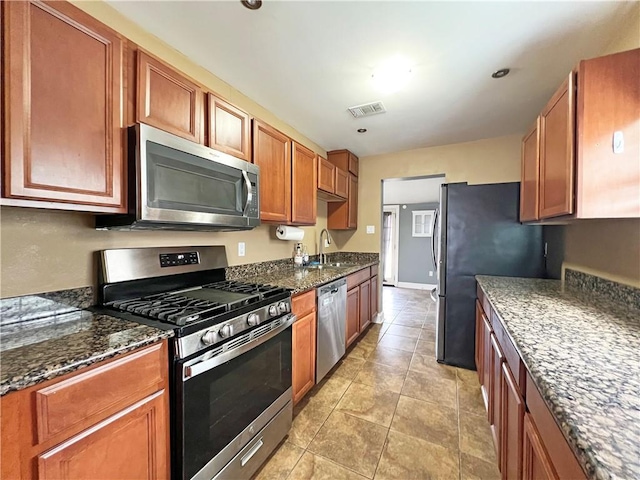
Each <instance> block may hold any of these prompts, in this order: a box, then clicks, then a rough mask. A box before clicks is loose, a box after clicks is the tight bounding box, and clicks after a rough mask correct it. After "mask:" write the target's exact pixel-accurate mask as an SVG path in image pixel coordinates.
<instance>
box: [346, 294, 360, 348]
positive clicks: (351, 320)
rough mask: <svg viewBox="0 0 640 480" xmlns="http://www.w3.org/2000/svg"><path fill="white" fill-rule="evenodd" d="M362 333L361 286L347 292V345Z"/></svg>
mask: <svg viewBox="0 0 640 480" xmlns="http://www.w3.org/2000/svg"><path fill="white" fill-rule="evenodd" d="M358 335H360V287H354V288H352V289H351V290H349V291H348V292H347V334H346V339H347V347H348V346H349V345H351V344H352V343H353V342H354V340H355V339H356V338H358Z"/></svg>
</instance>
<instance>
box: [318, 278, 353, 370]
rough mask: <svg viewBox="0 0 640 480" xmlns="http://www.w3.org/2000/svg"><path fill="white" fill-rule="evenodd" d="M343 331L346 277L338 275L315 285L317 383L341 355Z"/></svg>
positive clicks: (343, 347) (345, 326) (345, 318)
mask: <svg viewBox="0 0 640 480" xmlns="http://www.w3.org/2000/svg"><path fill="white" fill-rule="evenodd" d="M346 333H347V280H346V279H345V278H341V279H340V280H337V281H335V282H332V283H328V284H327V285H323V286H321V287H319V288H318V335H317V343H318V350H317V355H316V383H318V382H319V381H320V380H322V379H323V378H324V376H325V375H326V374H327V373H328V372H329V370H331V369H332V368H333V366H334V365H335V364H336V363H338V360H340V359H341V358H342V356H343V355H344V352H345V343H346V342H345V337H346Z"/></svg>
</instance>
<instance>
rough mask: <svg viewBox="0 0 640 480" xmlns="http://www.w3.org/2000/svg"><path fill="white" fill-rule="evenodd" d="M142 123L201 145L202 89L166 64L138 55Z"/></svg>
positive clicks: (139, 115) (139, 113)
mask: <svg viewBox="0 0 640 480" xmlns="http://www.w3.org/2000/svg"><path fill="white" fill-rule="evenodd" d="M137 94H138V107H137V109H136V110H137V120H138V122H142V123H146V124H148V125H152V126H154V127H157V128H160V129H162V130H165V131H167V132H169V133H173V134H174V135H178V136H180V137H183V138H186V139H187V140H191V141H194V142H198V143H199V142H200V141H201V138H200V134H201V127H202V122H203V116H202V102H203V93H202V89H201V88H200V87H199V86H198V85H196V84H195V83H193V82H191V81H190V80H187V79H186V78H184V77H183V76H182V75H180V74H179V73H178V72H176V71H175V70H173V69H172V68H170V67H169V66H167V65H165V64H164V63H162V62H160V61H158V60H156V59H155V58H152V57H151V56H149V55H147V54H146V53H144V52H142V51H138V88H137Z"/></svg>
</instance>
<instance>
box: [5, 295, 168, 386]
mask: <svg viewBox="0 0 640 480" xmlns="http://www.w3.org/2000/svg"><path fill="white" fill-rule="evenodd" d="M66 292H71V293H67V297H71V298H72V301H66V300H65V301H60V298H62V297H60V296H58V297H57V298H56V301H55V302H54V301H52V300H51V296H48V297H46V298H45V297H44V296H43V297H42V299H41V302H38V298H40V297H39V296H36V295H30V296H28V297H16V298H10V299H2V300H1V301H0V306H1V307H2V308H1V311H2V314H3V324H2V327H1V330H0V395H5V394H7V393H9V392H12V391H15V390H21V389H23V388H26V387H29V386H31V385H35V384H37V383H40V382H43V381H45V380H49V379H51V378H55V377H57V376H60V375H64V374H66V373H69V372H73V371H74V370H78V369H79V368H82V367H85V366H88V365H91V364H93V363H96V362H100V361H102V360H106V359H108V358H111V357H113V356H115V355H118V354H121V353H125V352H128V351H131V350H135V349H136V348H140V347H143V346H145V345H149V344H151V343H154V342H157V341H159V340H162V339H163V338H168V337H170V336H172V335H173V332H172V331H163V330H158V329H155V328H153V327H148V326H144V325H140V324H137V323H132V322H126V321H123V320H120V319H118V318H115V317H111V316H108V315H98V314H94V313H92V312H90V311H87V310H83V309H80V308H78V307H77V305H79V303H77V302H76V301H75V300H77V299H78V298H79V295H75V294H77V292H72V291H66ZM85 293H86V292H85ZM74 295H75V298H73V297H74ZM80 296H83V295H80ZM84 297H85V299H84V300H83V303H80V305H83V306H85V304H84V302H86V295H84ZM89 297H91V295H89ZM39 305H40V307H41V308H39ZM54 312H55V313H54Z"/></svg>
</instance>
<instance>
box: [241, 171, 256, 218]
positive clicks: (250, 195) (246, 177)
mask: <svg viewBox="0 0 640 480" xmlns="http://www.w3.org/2000/svg"><path fill="white" fill-rule="evenodd" d="M242 177H243V178H244V184H245V186H246V187H247V199H246V200H245V202H244V210H243V211H242V214H243V215H244V216H245V217H246V216H247V212H248V211H249V205H251V202H252V201H253V192H252V191H251V180H249V175H247V172H246V171H245V170H242Z"/></svg>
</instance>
